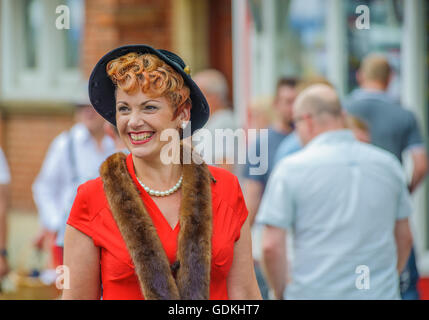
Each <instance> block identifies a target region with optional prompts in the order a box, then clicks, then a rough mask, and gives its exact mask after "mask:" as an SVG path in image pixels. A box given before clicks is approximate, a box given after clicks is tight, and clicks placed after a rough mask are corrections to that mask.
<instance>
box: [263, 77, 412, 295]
mask: <svg viewBox="0 0 429 320" xmlns="http://www.w3.org/2000/svg"><path fill="white" fill-rule="evenodd" d="M294 122H295V126H296V130H297V133H298V135H299V136H300V140H301V141H302V143H303V144H304V145H305V148H303V149H302V150H301V151H299V152H297V153H295V154H293V155H291V156H289V157H286V158H284V159H283V160H282V161H281V162H280V163H279V164H278V165H277V166H276V168H275V169H274V172H273V174H272V175H271V176H270V181H269V182H268V186H267V190H266V192H265V193H264V198H263V200H262V203H261V208H260V211H259V213H258V217H257V220H258V222H260V223H263V224H264V225H265V229H264V233H263V256H264V268H265V270H266V274H267V277H268V281H269V283H270V285H271V287H272V288H273V291H274V294H275V296H276V297H277V298H278V299H282V298H287V299H399V298H400V295H399V283H398V275H399V272H400V271H401V270H402V269H403V268H404V266H405V264H406V261H407V258H408V255H409V252H410V249H411V243H412V236H411V232H410V230H409V225H408V216H409V215H410V213H411V211H412V210H411V199H410V196H409V192H408V189H407V186H406V182H405V176H404V173H403V171H402V169H401V166H400V163H399V161H398V160H397V159H396V158H395V157H394V156H393V155H391V154H390V153H389V152H386V151H384V150H382V149H380V148H377V147H374V146H372V145H369V144H366V143H361V142H359V141H357V140H356V138H355V137H354V136H353V133H352V132H351V131H350V130H346V129H345V119H344V114H343V112H342V108H341V105H340V102H339V99H338V97H337V94H336V92H335V91H334V89H332V88H331V87H329V86H326V85H314V86H311V87H309V88H307V89H306V90H304V91H303V92H302V93H301V94H300V95H299V96H298V98H297V100H296V102H295V105H294ZM286 232H293V238H294V255H295V256H294V264H293V266H292V268H291V269H292V270H291V282H290V283H289V284H287V283H286V278H287V274H288V271H287V270H288V267H289V266H287V265H286V259H285V257H286V252H285V251H286V249H285V248H286V246H285V238H286ZM362 270H364V271H362ZM362 273H363V274H362ZM369 274H370V278H369ZM366 289H368V290H366Z"/></svg>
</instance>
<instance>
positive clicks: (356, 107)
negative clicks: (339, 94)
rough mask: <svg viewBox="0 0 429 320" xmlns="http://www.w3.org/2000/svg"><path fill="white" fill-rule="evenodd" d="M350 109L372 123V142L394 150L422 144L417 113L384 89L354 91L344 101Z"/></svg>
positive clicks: (398, 150)
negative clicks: (383, 90)
mask: <svg viewBox="0 0 429 320" xmlns="http://www.w3.org/2000/svg"><path fill="white" fill-rule="evenodd" d="M344 107H345V109H346V110H347V112H348V113H349V114H351V115H353V116H355V117H358V118H360V119H361V120H363V121H365V122H366V123H367V125H368V126H369V131H370V136H371V143H372V144H374V145H376V146H378V147H380V148H382V149H384V150H387V151H390V152H392V153H393V154H394V155H395V156H396V157H397V158H398V159H399V161H401V162H402V152H403V151H404V150H405V149H407V148H410V147H414V146H421V145H423V140H422V137H421V135H420V131H419V128H418V125H417V121H416V118H415V116H414V114H413V113H412V112H411V111H409V110H406V109H404V108H403V107H402V106H401V105H400V104H399V103H398V102H397V101H395V100H394V99H393V98H391V97H390V96H389V95H388V94H387V93H384V92H382V91H368V90H363V89H357V90H354V91H353V92H352V93H351V95H350V96H349V98H348V100H347V101H346V102H345V104H344Z"/></svg>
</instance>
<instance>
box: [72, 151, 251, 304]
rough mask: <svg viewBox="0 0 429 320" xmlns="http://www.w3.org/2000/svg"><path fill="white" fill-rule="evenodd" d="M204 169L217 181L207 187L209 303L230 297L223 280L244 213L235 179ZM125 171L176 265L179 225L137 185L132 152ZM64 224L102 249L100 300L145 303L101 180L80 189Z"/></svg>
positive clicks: (242, 200) (171, 260)
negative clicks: (209, 190) (173, 224)
mask: <svg viewBox="0 0 429 320" xmlns="http://www.w3.org/2000/svg"><path fill="white" fill-rule="evenodd" d="M208 167H209V170H210V172H211V174H212V175H213V177H214V178H215V179H216V183H214V184H213V183H212V185H211V186H212V207H213V208H212V212H213V235H212V263H211V274H210V299H228V292H227V283H226V279H227V276H228V273H229V270H230V268H231V264H232V260H233V255H234V243H235V241H237V240H238V239H239V238H240V230H241V227H242V225H243V223H244V221H245V220H246V218H247V214H248V212H247V208H246V205H245V203H244V199H243V195H242V192H241V188H240V185H239V183H238V179H237V178H236V177H235V176H234V175H233V174H231V173H229V172H228V171H226V170H224V169H221V168H217V167H213V166H208ZM127 168H128V171H129V173H130V175H131V177H132V179H133V181H134V183H135V184H136V186H137V188H138V189H139V191H140V194H141V197H142V200H143V202H144V204H145V207H146V209H147V211H148V213H149V215H150V217H151V218H152V221H153V224H154V226H155V228H156V230H157V233H158V236H159V238H160V240H161V243H162V246H163V248H164V250H165V252H166V254H167V257H168V260H169V262H170V264H172V263H173V262H174V261H176V251H177V239H178V234H179V229H180V226H179V224H177V225H176V227H175V228H174V229H172V228H171V226H170V225H169V223H168V222H167V220H166V219H165V217H164V216H163V215H162V213H161V212H160V210H159V209H158V207H157V205H156V204H155V202H154V201H153V200H152V198H151V197H150V196H149V195H148V194H147V193H146V192H145V191H144V189H143V188H142V187H141V185H140V184H139V183H138V181H137V178H136V174H135V172H134V166H133V160H132V156H131V154H130V155H128V157H127ZM67 224H69V225H71V226H72V227H74V228H76V229H78V230H80V231H81V232H83V233H85V234H86V235H88V236H89V237H91V238H92V240H93V242H94V245H95V246H97V247H99V248H100V250H101V258H100V267H101V281H102V286H103V299H104V300H110V299H127V300H134V299H144V297H143V295H142V292H141V290H140V285H139V282H138V279H137V275H136V273H135V271H134V264H133V262H132V260H131V256H130V254H129V253H128V249H127V247H126V245H125V242H124V240H123V238H122V235H121V233H120V231H119V229H118V227H117V225H116V221H115V220H114V218H113V216H112V213H111V211H110V208H109V204H108V202H107V198H106V196H105V194H104V190H103V182H102V180H101V178H100V177H99V178H97V179H94V180H90V181H88V182H86V183H84V184H82V185H81V186H80V187H79V189H78V192H77V195H76V199H75V201H74V204H73V207H72V209H71V212H70V216H69V219H68V221H67Z"/></svg>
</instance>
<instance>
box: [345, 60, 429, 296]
mask: <svg viewBox="0 0 429 320" xmlns="http://www.w3.org/2000/svg"><path fill="white" fill-rule="evenodd" d="M392 74H393V73H392V68H391V66H390V65H389V62H388V60H387V58H386V57H384V56H383V55H380V54H370V55H368V56H367V57H366V58H365V59H364V60H363V61H362V63H361V66H360V68H359V70H358V72H357V74H356V77H357V81H358V83H359V87H360V88H359V89H356V90H355V91H353V92H352V94H351V95H350V97H349V99H348V100H347V102H346V104H345V108H346V109H347V112H348V113H350V114H351V115H353V116H356V117H359V118H360V119H362V120H364V121H365V122H366V123H367V124H368V126H369V129H370V136H371V143H373V144H374V145H376V146H378V147H381V148H383V149H385V150H387V151H390V152H392V153H393V154H394V155H395V156H396V157H397V158H398V160H399V161H400V162H401V163H402V161H403V159H402V155H403V153H404V152H405V151H409V152H410V154H411V159H412V162H413V173H412V178H411V182H410V184H409V190H410V192H413V191H414V190H415V189H416V188H417V186H418V185H419V184H420V182H422V181H423V179H424V177H425V175H426V173H427V170H428V158H427V153H426V148H425V144H424V141H423V139H422V136H421V134H420V130H419V127H418V125H417V121H416V118H415V116H414V114H413V113H412V112H411V111H409V110H406V109H404V108H403V107H402V106H401V105H400V104H399V103H398V102H396V100H395V99H393V98H392V97H391V96H389V94H388V93H387V92H386V91H387V89H388V87H389V83H390V80H391V78H392ZM401 278H402V283H401V293H402V297H403V298H404V299H419V293H418V290H417V282H418V279H419V275H418V270H417V266H416V261H415V255H414V250H412V252H411V255H410V260H409V261H408V265H407V268H406V270H405V271H404V274H402V275H401Z"/></svg>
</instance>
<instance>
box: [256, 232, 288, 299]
mask: <svg viewBox="0 0 429 320" xmlns="http://www.w3.org/2000/svg"><path fill="white" fill-rule="evenodd" d="M262 257H263V258H262V268H263V270H264V274H265V277H266V278H267V281H268V284H269V286H270V288H271V289H272V290H273V291H274V295H275V297H276V299H279V300H282V299H283V292H284V290H285V288H286V279H287V262H286V231H285V230H284V229H280V228H276V227H273V226H268V225H266V226H265V227H264V231H263V235H262Z"/></svg>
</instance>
